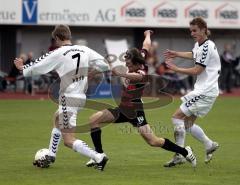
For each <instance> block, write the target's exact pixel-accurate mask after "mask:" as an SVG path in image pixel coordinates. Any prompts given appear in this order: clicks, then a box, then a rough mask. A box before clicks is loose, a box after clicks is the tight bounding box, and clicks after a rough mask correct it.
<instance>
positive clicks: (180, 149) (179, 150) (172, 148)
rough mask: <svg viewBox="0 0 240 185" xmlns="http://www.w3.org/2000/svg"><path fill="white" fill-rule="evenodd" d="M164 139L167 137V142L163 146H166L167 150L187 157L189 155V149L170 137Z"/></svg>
mask: <svg viewBox="0 0 240 185" xmlns="http://www.w3.org/2000/svg"><path fill="white" fill-rule="evenodd" d="M164 139H165V143H164V145H163V146H162V148H164V149H165V150H168V151H172V152H175V153H179V154H181V155H183V156H184V157H186V156H187V155H188V151H187V150H186V149H185V148H183V147H180V146H178V145H176V144H175V143H173V142H172V141H170V140H169V139H166V138H164Z"/></svg>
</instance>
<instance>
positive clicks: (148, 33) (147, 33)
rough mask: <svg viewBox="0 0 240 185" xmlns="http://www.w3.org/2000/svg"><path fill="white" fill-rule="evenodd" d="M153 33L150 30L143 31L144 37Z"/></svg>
mask: <svg viewBox="0 0 240 185" xmlns="http://www.w3.org/2000/svg"><path fill="white" fill-rule="evenodd" d="M152 34H153V31H152V30H146V31H145V32H144V36H145V37H146V36H147V35H152Z"/></svg>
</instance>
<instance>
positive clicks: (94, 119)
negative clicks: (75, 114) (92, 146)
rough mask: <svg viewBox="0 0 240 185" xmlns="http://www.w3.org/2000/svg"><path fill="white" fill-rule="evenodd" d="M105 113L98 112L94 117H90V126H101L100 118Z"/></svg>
mask: <svg viewBox="0 0 240 185" xmlns="http://www.w3.org/2000/svg"><path fill="white" fill-rule="evenodd" d="M102 115H103V113H102V112H101V111H98V112H97V113H95V114H93V115H92V116H90V118H89V121H90V125H92V126H93V125H94V126H96V125H98V124H100V120H101V119H100V118H101V117H102Z"/></svg>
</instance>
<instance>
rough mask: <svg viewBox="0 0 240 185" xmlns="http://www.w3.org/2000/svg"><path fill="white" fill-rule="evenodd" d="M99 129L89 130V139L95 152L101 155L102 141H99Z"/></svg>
mask: <svg viewBox="0 0 240 185" xmlns="http://www.w3.org/2000/svg"><path fill="white" fill-rule="evenodd" d="M101 133H102V131H101V129H100V128H99V127H96V128H92V129H91V138H92V142H93V144H94V147H95V151H96V152H98V153H103V149H102V141H101Z"/></svg>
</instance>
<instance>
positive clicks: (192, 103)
mask: <svg viewBox="0 0 240 185" xmlns="http://www.w3.org/2000/svg"><path fill="white" fill-rule="evenodd" d="M216 98H217V97H211V96H206V95H203V94H198V93H196V92H194V91H192V92H190V93H188V94H186V95H185V96H183V97H181V100H182V104H181V105H180V109H181V110H182V112H183V113H184V114H185V115H186V116H188V117H189V116H191V115H195V116H197V117H203V116H205V115H206V114H207V113H208V112H209V111H210V110H211V108H212V106H213V104H214V102H215V100H216Z"/></svg>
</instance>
